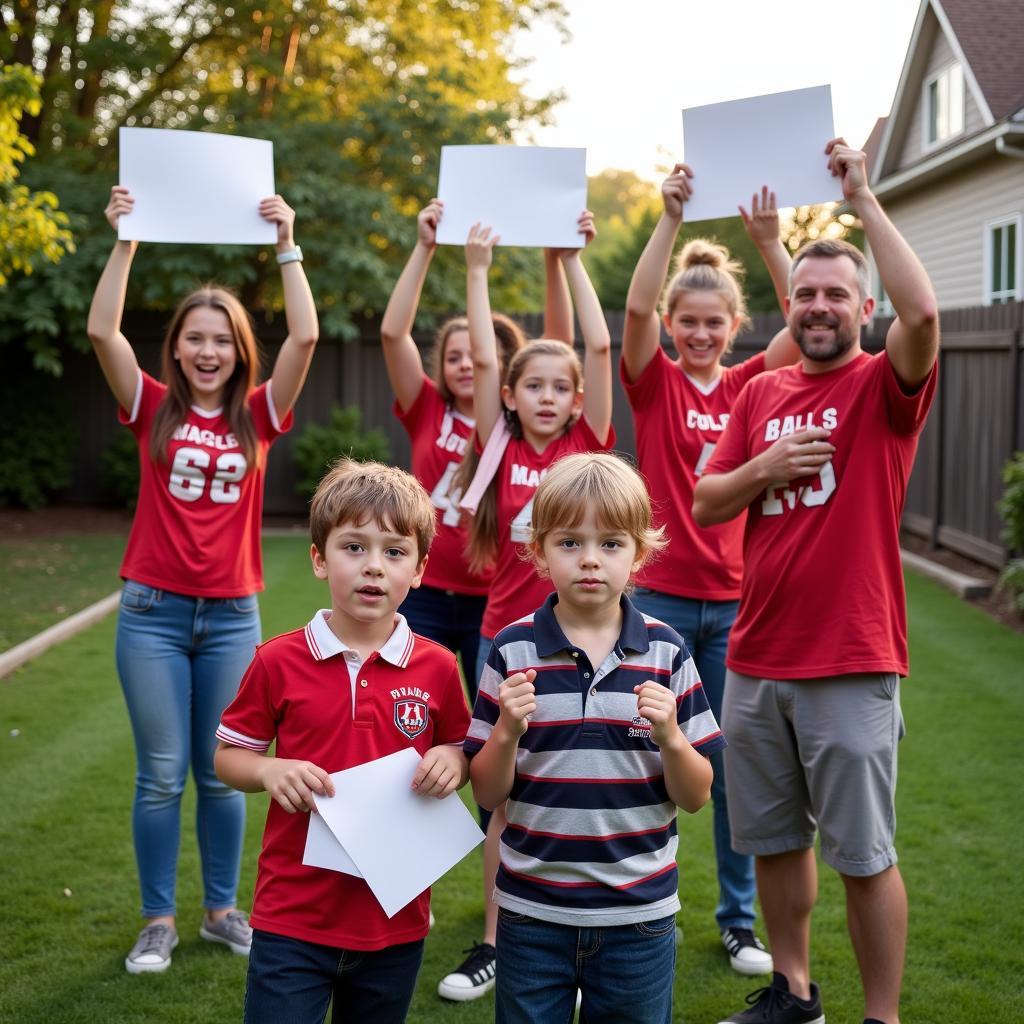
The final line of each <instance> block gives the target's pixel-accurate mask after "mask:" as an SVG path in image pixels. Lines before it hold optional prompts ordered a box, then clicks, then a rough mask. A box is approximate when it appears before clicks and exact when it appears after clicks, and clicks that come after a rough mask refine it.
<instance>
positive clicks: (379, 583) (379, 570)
mask: <svg viewBox="0 0 1024 1024" xmlns="http://www.w3.org/2000/svg"><path fill="white" fill-rule="evenodd" d="M310 557H311V559H312V561H313V574H314V575H315V576H316V577H317V579H321V580H326V581H327V585H328V587H329V588H330V591H331V619H330V626H331V629H332V630H333V631H334V633H335V634H336V635H337V636H338V637H340V638H341V639H342V640H343V641H344V642H345V643H346V644H348V645H349V646H350V647H356V648H359V647H360V646H366V645H367V644H368V645H370V646H371V647H374V646H376V647H379V646H380V644H382V643H384V641H385V640H387V638H388V637H389V636H390V635H391V631H392V629H393V628H394V619H395V610H396V609H397V608H398V606H399V605H400V604H401V603H402V602H403V601H404V600H405V598H406V595H407V594H408V593H409V591H410V590H411V589H412V588H413V587H418V586H419V585H420V580H421V579H422V578H423V570H424V568H425V566H426V564H427V560H426V557H424V558H422V559H421V558H420V556H419V548H418V547H417V542H416V538H415V537H413V536H406V535H404V534H401V533H396V532H395V531H394V530H392V529H390V528H389V527H386V526H380V525H379V524H378V523H377V522H376V520H374V519H368V520H367V521H366V522H364V523H359V524H357V523H353V522H344V523H341V524H340V525H338V526H335V527H334V528H333V529H332V530H331V531H330V532H329V533H328V534H327V539H326V541H325V542H324V545H323V552H322V553H321V551H320V550H319V549H318V548H317V546H316V545H315V544H314V545H313V546H312V548H311V549H310Z"/></svg>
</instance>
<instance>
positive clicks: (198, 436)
mask: <svg viewBox="0 0 1024 1024" xmlns="http://www.w3.org/2000/svg"><path fill="white" fill-rule="evenodd" d="M171 439H172V440H174V441H187V442H188V443H189V444H201V445H203V446H204V447H206V448H216V449H217V451H219V452H226V451H231V450H232V449H234V448H237V447H238V439H237V438H236V437H235V435H234V434H230V433H229V434H215V433H214V432H213V431H212V430H205V429H204V428H202V427H197V426H196V425H195V424H194V423H182V425H181V426H180V427H178V429H177V430H175V432H174V433H173V434H172V435H171Z"/></svg>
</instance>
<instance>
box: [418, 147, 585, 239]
mask: <svg viewBox="0 0 1024 1024" xmlns="http://www.w3.org/2000/svg"><path fill="white" fill-rule="evenodd" d="M437 195H438V198H439V199H441V200H442V202H443V203H444V215H443V216H442V217H441V223H440V225H439V227H438V231H437V240H438V242H439V243H440V244H441V245H465V244H466V238H467V236H468V235H469V229H470V228H471V227H472V226H473V225H474V224H477V223H479V224H482V225H484V226H486V227H489V228H491V230H492V231H493V232H494V233H495V234H498V235H500V236H501V241H500V243H499V244H500V245H521V246H531V247H548V248H557V249H578V248H581V247H582V245H583V236H582V235H581V234H580V233H579V231H578V230H577V227H576V222H577V221H578V220H579V217H580V214H581V213H582V212H583V211H584V210H585V209H586V207H587V151H586V150H585V149H562V148H557V147H545V146H442V147H441V172H440V174H439V176H438V182H437Z"/></svg>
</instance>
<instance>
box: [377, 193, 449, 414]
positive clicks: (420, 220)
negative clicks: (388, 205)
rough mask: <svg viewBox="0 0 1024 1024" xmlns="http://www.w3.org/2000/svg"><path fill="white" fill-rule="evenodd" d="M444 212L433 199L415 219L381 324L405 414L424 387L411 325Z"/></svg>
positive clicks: (386, 355)
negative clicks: (413, 243) (409, 247)
mask: <svg viewBox="0 0 1024 1024" xmlns="http://www.w3.org/2000/svg"><path fill="white" fill-rule="evenodd" d="M443 212H444V204H443V203H442V202H441V200H440V199H431V200H430V202H429V203H427V205H426V206H425V207H424V208H423V209H422V210H420V212H419V216H418V217H417V218H416V247H415V248H414V249H413V251H412V254H411V255H410V256H409V260H408V262H407V263H406V264H405V267H404V269H403V270H402V273H401V276H400V277H399V278H398V281H397V283H396V284H395V287H394V290H393V291H392V292H391V298H390V299H388V306H387V309H385V310H384V319H383V320H382V321H381V324H380V343H381V349H382V351H383V353H384V365H385V367H386V368H387V371H388V380H389V381H391V390H392V391H394V393H395V398H396V399H398V404H399V405H400V406H401V407H402V411H403V412H408V411H409V409H411V408H412V406H413V403H414V402H415V401H416V399H417V398H419V394H420V389H421V388H422V386H423V360H422V359H421V358H420V350H419V348H417V346H416V342H415V341H413V337H412V325H413V324H414V323H415V322H416V310H417V308H418V307H419V304H420V295H421V294H422V292H423V282H424V281H426V279H427V270H428V269H429V268H430V263H431V260H433V258H434V251H435V250H436V249H437V225H438V224H439V223H440V221H441V215H442V213H443Z"/></svg>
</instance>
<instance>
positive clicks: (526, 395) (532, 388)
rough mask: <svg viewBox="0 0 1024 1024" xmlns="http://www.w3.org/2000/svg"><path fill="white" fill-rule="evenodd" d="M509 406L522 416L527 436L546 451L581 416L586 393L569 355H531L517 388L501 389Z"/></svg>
mask: <svg viewBox="0 0 1024 1024" xmlns="http://www.w3.org/2000/svg"><path fill="white" fill-rule="evenodd" d="M501 396H502V399H503V401H504V402H505V405H506V406H508V408H509V409H511V410H512V411H513V412H515V413H516V414H517V415H518V417H519V423H520V424H521V426H522V428H523V437H524V438H525V439H526V440H527V441H529V442H530V444H532V445H534V447H539V448H541V449H543V447H546V446H547V444H548V443H550V442H551V441H552V440H554V439H555V438H556V437H557V436H558V435H559V434H561V433H562V431H563V430H565V428H566V427H567V426H568V424H569V421H570V420H571V419H572V418H573V417H574V416H575V415H576V414H578V413H579V410H580V407H581V405H582V402H583V394H582V392H581V391H579V390H578V387H577V381H576V376H575V374H574V373H573V365H572V363H571V361H570V360H569V359H568V358H566V357H565V356H560V355H545V354H537V355H533V356H530V357H529V359H527V360H526V363H525V364H524V366H523V370H522V373H521V374H520V375H519V377H518V378H517V379H516V382H515V384H514V386H513V387H511V388H510V387H509V386H508V385H507V384H506V385H505V386H503V387H502V389H501Z"/></svg>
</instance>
